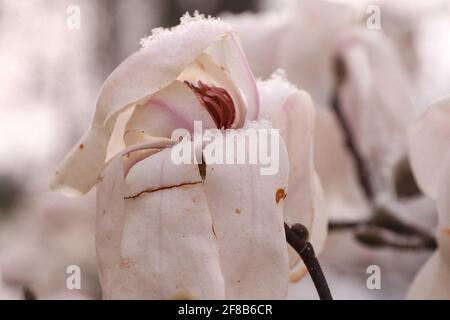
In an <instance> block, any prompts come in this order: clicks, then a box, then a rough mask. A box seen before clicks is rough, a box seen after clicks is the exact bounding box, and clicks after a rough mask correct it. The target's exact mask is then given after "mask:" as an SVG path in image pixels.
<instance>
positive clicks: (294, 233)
mask: <svg viewBox="0 0 450 320" xmlns="http://www.w3.org/2000/svg"><path fill="white" fill-rule="evenodd" d="M284 230H285V232H286V241H287V242H288V243H289V244H290V245H291V247H292V248H294V249H295V251H297V253H298V254H299V255H300V257H301V258H302V260H303V262H304V263H305V266H306V268H307V269H308V272H309V274H310V275H311V278H312V281H313V283H314V286H315V287H316V290H317V293H318V294H319V298H320V300H333V297H332V296H331V292H330V288H329V287H328V283H327V280H326V279H325V275H324V274H323V271H322V268H321V266H320V264H319V260H318V259H317V257H316V254H315V252H314V248H313V246H312V244H311V243H310V242H309V241H308V240H307V239H308V231H307V229H306V227H304V226H303V225H301V224H294V225H293V226H292V227H289V226H288V225H287V224H286V223H285V224H284Z"/></svg>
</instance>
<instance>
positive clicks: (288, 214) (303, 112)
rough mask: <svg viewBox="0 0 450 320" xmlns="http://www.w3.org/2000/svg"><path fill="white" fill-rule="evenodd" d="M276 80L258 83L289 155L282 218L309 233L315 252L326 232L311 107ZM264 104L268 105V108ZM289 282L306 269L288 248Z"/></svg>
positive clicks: (264, 109)
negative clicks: (316, 171) (287, 186)
mask: <svg viewBox="0 0 450 320" xmlns="http://www.w3.org/2000/svg"><path fill="white" fill-rule="evenodd" d="M283 82H284V80H282V79H281V78H279V77H273V78H272V79H270V80H268V81H266V82H260V83H258V85H259V88H260V92H261V101H262V104H261V106H262V109H261V114H262V115H263V116H265V117H267V118H268V119H270V121H271V122H272V124H273V126H274V127H275V128H279V129H280V133H281V136H282V137H283V140H284V141H285V143H286V147H287V151H288V154H289V163H290V170H289V192H288V195H287V197H286V200H285V201H284V218H285V221H286V222H287V223H288V224H289V225H291V224H293V223H301V224H303V225H305V226H306V227H307V228H308V230H309V232H310V240H311V243H312V244H313V246H314V247H315V248H317V252H320V249H321V248H322V246H323V242H324V241H325V237H326V230H327V219H328V218H327V217H328V216H327V211H326V208H325V206H324V205H323V195H322V189H321V187H320V183H319V182H318V178H317V177H316V173H315V170H314V164H313V130H314V125H315V118H314V117H315V111H314V106H313V103H312V101H311V98H310V97H309V95H308V94H307V93H305V92H302V91H298V90H296V89H294V88H293V87H292V86H289V85H287V84H285V83H283ZM267 101H270V103H269V104H267ZM289 256H290V265H291V268H292V272H291V280H293V281H295V280H298V279H299V278H300V277H301V275H302V274H304V272H305V269H304V268H303V267H301V265H299V263H300V262H301V261H300V258H299V256H298V254H297V253H296V252H295V251H294V250H293V249H292V248H290V247H289Z"/></svg>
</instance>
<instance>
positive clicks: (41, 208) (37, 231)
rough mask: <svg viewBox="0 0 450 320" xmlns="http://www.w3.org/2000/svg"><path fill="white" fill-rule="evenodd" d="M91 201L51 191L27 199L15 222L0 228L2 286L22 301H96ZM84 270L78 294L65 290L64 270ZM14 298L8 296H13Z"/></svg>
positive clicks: (15, 214) (92, 204) (16, 213)
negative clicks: (29, 297) (28, 296)
mask: <svg viewBox="0 0 450 320" xmlns="http://www.w3.org/2000/svg"><path fill="white" fill-rule="evenodd" d="M93 200H94V199H93V197H91V196H89V197H86V198H85V199H84V201H83V202H80V201H77V200H76V199H67V198H66V197H63V196H62V195H58V194H55V193H46V194H39V195H34V196H30V197H28V198H27V200H26V201H25V202H24V203H23V204H22V205H21V207H20V208H19V209H16V212H14V215H13V216H12V218H13V219H3V220H2V223H1V224H0V269H1V271H2V275H3V288H4V290H7V291H8V292H13V293H15V297H14V299H24V298H25V297H24V290H25V289H26V290H28V291H29V292H31V293H32V294H33V295H34V296H35V297H36V298H37V299H96V298H98V297H99V295H100V293H99V288H98V287H99V286H98V278H97V264H96V259H95V246H94V231H95V230H94V226H95V213H94V212H93V210H92V208H93V207H95V205H94V201H93ZM72 264H77V265H79V266H80V268H81V270H82V279H81V280H82V284H83V286H82V288H81V290H68V289H67V287H66V278H67V276H68V275H67V274H66V269H67V266H69V265H72ZM11 298H12V297H11Z"/></svg>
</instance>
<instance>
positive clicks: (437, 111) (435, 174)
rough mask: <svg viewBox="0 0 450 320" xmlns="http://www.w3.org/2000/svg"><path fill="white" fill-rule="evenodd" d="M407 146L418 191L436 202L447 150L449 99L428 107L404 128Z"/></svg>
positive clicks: (449, 138)
mask: <svg viewBox="0 0 450 320" xmlns="http://www.w3.org/2000/svg"><path fill="white" fill-rule="evenodd" d="M408 143H409V152H410V157H411V166H412V168H413V171H414V174H415V176H416V179H417V182H418V184H419V186H420V188H421V189H422V191H424V192H425V193H426V194H427V195H428V196H429V197H431V198H433V199H436V197H437V192H438V191H437V184H438V181H439V177H441V176H442V175H443V174H444V172H443V165H444V159H445V156H446V154H447V152H448V151H449V150H450V99H445V100H441V101H439V102H437V103H435V104H434V105H432V106H430V107H429V108H428V110H427V111H426V112H425V113H424V114H423V115H422V116H421V117H420V118H419V119H418V120H417V121H416V122H414V123H413V124H412V125H411V126H410V127H409V128H408Z"/></svg>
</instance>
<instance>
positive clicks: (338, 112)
mask: <svg viewBox="0 0 450 320" xmlns="http://www.w3.org/2000/svg"><path fill="white" fill-rule="evenodd" d="M335 74H336V83H337V85H336V90H334V93H333V96H332V99H331V108H332V110H333V111H334V114H335V116H336V120H337V121H338V124H339V126H340V128H341V130H342V134H343V136H344V141H345V145H346V147H347V150H348V152H349V154H350V157H351V158H352V161H353V165H354V168H355V169H356V174H357V176H358V180H359V183H360V185H361V188H362V189H363V191H364V194H365V196H366V198H367V199H368V200H369V201H372V200H373V195H374V194H373V188H372V183H371V181H370V173H369V169H368V165H367V163H366V162H365V161H364V157H363V156H362V155H361V153H360V152H359V150H358V147H357V145H356V141H355V139H354V134H353V132H352V129H351V128H350V125H349V124H348V121H347V119H346V118H345V114H344V112H343V110H342V108H341V106H340V103H339V88H340V87H341V86H342V84H343V82H344V81H345V79H346V77H347V72H346V67H345V63H344V61H343V60H342V59H341V58H340V57H338V58H337V59H336V62H335Z"/></svg>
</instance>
